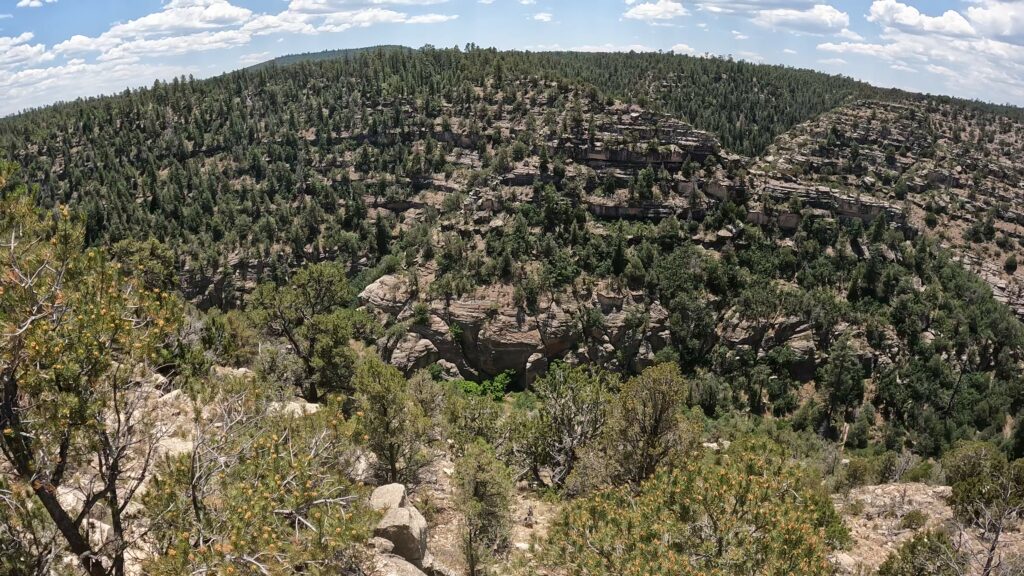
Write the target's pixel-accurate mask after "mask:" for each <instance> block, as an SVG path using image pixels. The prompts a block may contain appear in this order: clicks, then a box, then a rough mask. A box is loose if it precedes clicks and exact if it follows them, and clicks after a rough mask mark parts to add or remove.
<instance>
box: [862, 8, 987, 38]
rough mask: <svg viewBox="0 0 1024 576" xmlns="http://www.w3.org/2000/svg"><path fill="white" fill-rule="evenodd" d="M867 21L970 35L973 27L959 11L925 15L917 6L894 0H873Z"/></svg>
mask: <svg viewBox="0 0 1024 576" xmlns="http://www.w3.org/2000/svg"><path fill="white" fill-rule="evenodd" d="M868 21H869V22H878V23H879V24H882V25H884V26H888V27H893V28H899V29H901V30H905V31H912V32H938V33H941V34H949V35H954V36H972V35H974V33H975V31H974V27H973V26H971V23H970V22H968V21H967V19H966V18H964V17H963V16H962V15H961V14H960V13H959V12H957V11H955V10H947V11H945V12H944V13H942V15H941V16H927V15H925V14H923V13H921V11H920V10H918V9H917V8H915V7H913V6H910V5H908V4H904V3H902V2H897V1H896V0H875V1H874V2H872V3H871V9H870V11H869V12H868Z"/></svg>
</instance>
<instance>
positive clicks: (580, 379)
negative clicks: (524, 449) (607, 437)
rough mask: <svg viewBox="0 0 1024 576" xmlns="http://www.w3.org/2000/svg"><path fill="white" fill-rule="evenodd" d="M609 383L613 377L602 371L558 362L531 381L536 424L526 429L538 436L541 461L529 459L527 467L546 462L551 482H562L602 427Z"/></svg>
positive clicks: (534, 467)
mask: <svg viewBox="0 0 1024 576" xmlns="http://www.w3.org/2000/svg"><path fill="white" fill-rule="evenodd" d="M613 385H614V380H613V377H612V376H611V375H610V374H608V373H606V372H603V371H601V370H597V371H591V370H588V369H587V368H585V367H582V366H569V365H568V364H563V363H560V362H557V363H555V364H553V365H552V366H551V368H550V369H549V370H548V373H547V374H545V375H544V377H543V378H540V379H538V380H537V381H536V382H534V384H533V391H534V394H535V395H536V398H537V408H536V410H535V411H533V412H532V414H531V416H532V418H534V419H535V420H536V424H535V425H534V426H531V427H530V428H529V431H531V432H533V433H535V434H540V435H541V438H540V439H538V440H536V441H535V442H537V444H538V445H539V446H542V447H543V453H541V454H534V455H535V456H538V457H540V458H541V460H540V461H538V462H532V463H531V468H533V469H536V468H537V467H538V466H540V465H548V466H550V467H551V481H552V483H553V484H554V485H555V486H557V487H561V486H563V485H564V484H565V482H566V480H567V479H568V478H569V475H570V474H571V473H572V471H573V469H574V468H575V466H576V464H577V462H578V461H579V457H580V453H581V451H582V450H583V448H584V447H585V446H586V445H587V444H588V443H590V442H591V441H593V440H594V439H596V438H597V437H598V435H600V434H601V431H602V430H603V428H604V425H605V422H606V421H607V418H608V400H609V394H610V391H611V389H612V387H613Z"/></svg>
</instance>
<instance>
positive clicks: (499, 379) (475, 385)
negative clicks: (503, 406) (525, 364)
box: [452, 370, 515, 400]
mask: <svg viewBox="0 0 1024 576" xmlns="http://www.w3.org/2000/svg"><path fill="white" fill-rule="evenodd" d="M514 377H515V372H514V371H512V370H506V371H504V372H502V373H501V374H498V375H497V376H495V377H494V378H491V379H489V380H483V381H481V382H473V381H472V380H456V381H454V382H452V385H454V386H456V387H458V388H459V389H460V390H462V391H463V392H465V393H466V394H469V395H471V396H483V397H485V398H490V399H492V400H501V398H502V397H503V396H504V395H505V393H506V392H509V391H510V390H511V389H512V379H513V378H514Z"/></svg>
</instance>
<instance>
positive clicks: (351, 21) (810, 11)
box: [0, 0, 1024, 115]
mask: <svg viewBox="0 0 1024 576" xmlns="http://www.w3.org/2000/svg"><path fill="white" fill-rule="evenodd" d="M467 43H474V44H476V45H479V46H488V47H490V46H493V47H497V48H500V49H523V50H582V51H629V50H636V51H664V52H668V51H673V52H675V53H678V54H689V55H696V56H705V55H707V56H729V55H731V56H732V57H733V58H736V59H743V60H748V61H752V62H764V63H771V64H784V65H787V66H794V67H800V68H813V69H816V70H821V71H823V72H827V73H832V74H844V75H846V76H851V77H854V78H858V79H862V80H866V81H868V82H871V83H872V84H875V85H878V86H886V87H888V86H896V87H899V88H904V89H908V90H913V91H918V92H930V93H941V94H951V95H954V96H961V97H966V98H977V99H981V100H986V101H991V102H998V103H1011V104H1016V105H1024V0H739V1H735V2H729V1H725V0H0V115H8V114H12V113H15V112H17V111H19V110H23V109H26V108H34V107H38V106H43V105H46V104H50V103H53V102H56V101H60V100H71V99H74V98H77V97H80V96H95V95H99V94H109V93H112V92H119V91H123V90H124V89H125V88H129V87H131V88H134V87H139V86H148V85H152V83H153V82H154V80H156V79H164V80H167V79H171V78H173V77H176V76H182V75H192V76H194V77H196V78H204V77H209V76H213V75H216V74H220V73H222V72H226V71H230V70H234V69H237V68H241V67H245V66H248V65H251V64H255V63H258V62H261V61H264V60H267V59H270V58H273V57H275V56H282V55H286V54H294V53H298V52H314V51H320V50H330V49H339V48H354V47H361V46H371V45H376V44H402V45H405V46H412V47H420V46H423V45H425V44H432V45H434V46H438V47H451V46H463V45H465V44H467Z"/></svg>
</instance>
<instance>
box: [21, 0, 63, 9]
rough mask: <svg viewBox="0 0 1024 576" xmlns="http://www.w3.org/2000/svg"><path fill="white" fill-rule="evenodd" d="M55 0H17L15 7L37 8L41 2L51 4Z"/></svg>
mask: <svg viewBox="0 0 1024 576" xmlns="http://www.w3.org/2000/svg"><path fill="white" fill-rule="evenodd" d="M56 1H57V0H18V3H17V4H15V6H16V7H17V8H39V7H40V6H42V5H43V4H53V3H54V2H56Z"/></svg>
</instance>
